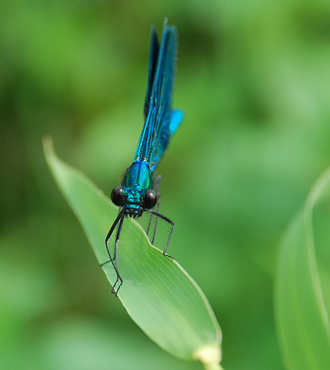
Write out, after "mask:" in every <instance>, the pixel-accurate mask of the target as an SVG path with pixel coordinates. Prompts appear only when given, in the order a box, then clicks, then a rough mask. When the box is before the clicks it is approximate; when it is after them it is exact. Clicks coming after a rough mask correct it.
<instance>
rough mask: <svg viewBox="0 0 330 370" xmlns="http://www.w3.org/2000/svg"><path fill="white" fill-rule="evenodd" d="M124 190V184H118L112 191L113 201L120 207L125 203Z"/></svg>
mask: <svg viewBox="0 0 330 370" xmlns="http://www.w3.org/2000/svg"><path fill="white" fill-rule="evenodd" d="M123 191H124V190H123V188H122V186H116V187H115V188H114V189H112V192H111V200H112V203H113V204H114V205H116V206H118V207H121V206H123V205H124V204H125V196H124V193H123Z"/></svg>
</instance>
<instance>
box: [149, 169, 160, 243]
mask: <svg viewBox="0 0 330 370" xmlns="http://www.w3.org/2000/svg"><path fill="white" fill-rule="evenodd" d="M161 179H162V177H161V176H158V177H157V178H156V180H155V190H156V194H157V198H158V201H157V213H159V208H160V198H161V195H160V193H159V187H160V181H161ZM152 219H153V214H151V216H150V220H149V225H148V229H147V235H148V236H149V231H150V227H151V223H152ZM157 225H158V216H156V222H155V228H154V233H153V236H152V241H151V244H154V242H155V237H156V231H157Z"/></svg>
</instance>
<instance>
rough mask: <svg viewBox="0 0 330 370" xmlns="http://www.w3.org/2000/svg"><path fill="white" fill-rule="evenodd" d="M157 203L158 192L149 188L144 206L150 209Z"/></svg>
mask: <svg viewBox="0 0 330 370" xmlns="http://www.w3.org/2000/svg"><path fill="white" fill-rule="evenodd" d="M156 203H157V194H156V193H155V192H154V191H153V190H147V191H146V192H145V194H144V203H143V205H144V208H146V209H150V208H153V207H154V206H155V204H156Z"/></svg>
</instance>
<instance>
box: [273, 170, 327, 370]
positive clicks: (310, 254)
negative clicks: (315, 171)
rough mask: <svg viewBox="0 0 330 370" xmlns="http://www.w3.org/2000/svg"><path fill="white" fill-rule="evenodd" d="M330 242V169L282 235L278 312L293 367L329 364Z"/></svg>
mask: <svg viewBox="0 0 330 370" xmlns="http://www.w3.org/2000/svg"><path fill="white" fill-rule="evenodd" d="M329 245H330V169H328V170H327V171H326V172H325V173H324V174H323V175H322V176H321V177H320V178H319V179H318V181H317V182H316V183H315V185H314V186H313V188H312V190H311V191H310V193H309V195H308V197H307V200H306V202H305V205H304V208H303V210H302V211H301V212H299V214H298V215H297V216H296V217H295V219H294V220H293V222H292V223H291V225H290V227H289V228H288V230H287V232H286V234H285V236H284V238H283V241H282V246H281V253H280V259H279V269H278V272H277V277H276V278H277V280H276V284H277V287H276V292H275V314H276V321H277V333H278V337H279V343H280V345H281V349H282V353H283V358H284V361H285V363H286V366H287V369H288V370H298V369H299V370H328V369H330V324H329V309H330V304H329V302H330V300H329V293H328V292H329V283H330V280H329V275H328V272H329V271H330V257H329ZM316 252H317V253H316ZM316 256H317V257H318V260H317V258H316ZM326 287H327V288H328V289H325V288H326Z"/></svg>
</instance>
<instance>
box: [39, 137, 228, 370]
mask: <svg viewBox="0 0 330 370" xmlns="http://www.w3.org/2000/svg"><path fill="white" fill-rule="evenodd" d="M44 150H45V155H46V159H47V162H48V165H49V167H50V169H51V171H52V173H53V175H54V178H55V180H56V182H57V184H58V186H59V188H60V190H61V192H62V194H63V195H64V197H65V199H66V200H67V201H68V203H69V205H70V206H71V208H72V210H73V212H74V213H75V214H76V216H77V218H78V220H79V221H80V223H81V225H82V227H83V229H84V231H85V233H86V235H87V238H88V240H89V241H90V243H91V245H92V248H93V250H94V253H95V255H96V258H97V260H98V263H99V264H100V265H101V264H103V263H104V262H106V261H107V259H108V255H107V252H106V250H105V246H104V235H106V233H107V230H108V228H109V224H111V222H112V220H113V218H114V217H115V216H116V214H117V212H118V211H117V209H116V207H115V206H114V205H113V204H112V203H111V201H110V200H109V199H108V198H107V197H105V195H104V194H103V193H102V192H101V191H100V190H99V189H97V188H96V187H95V186H94V185H93V184H92V183H91V182H90V180H88V179H87V178H86V177H85V176H84V175H83V174H81V173H80V172H78V171H77V170H75V169H73V168H71V167H69V166H68V165H66V164H64V163H63V162H62V161H61V160H59V159H58V158H57V157H56V155H55V153H54V151H53V146H52V142H51V140H50V139H45V140H44ZM118 253H120V266H121V274H122V277H123V280H124V281H125V283H124V284H123V286H122V288H121V289H120V291H119V293H118V297H119V299H120V300H121V302H122V304H123V305H124V307H125V308H126V310H127V312H128V314H129V315H130V316H131V317H132V319H133V320H134V321H135V322H136V323H137V325H139V326H140V328H141V329H142V330H143V331H144V332H145V333H146V334H147V335H148V336H149V337H150V338H151V339H152V340H153V341H154V342H155V343H157V344H158V345H159V346H160V347H162V348H163V349H164V350H166V351H167V352H169V353H171V354H172V355H174V356H176V357H179V358H181V359H184V360H200V361H202V362H203V364H204V366H205V368H206V369H208V370H216V369H221V367H220V365H219V362H220V359H221V350H220V345H221V330H220V327H219V325H218V323H217V321H216V318H215V316H214V313H213V311H212V309H211V307H210V305H209V303H208V301H207V299H206V297H205V295H204V293H203V292H202V291H201V289H200V288H199V287H198V285H197V284H196V283H195V282H194V281H193V280H192V278H191V277H190V276H189V275H188V274H187V272H186V271H184V270H183V268H182V267H181V266H180V265H179V264H178V263H177V262H176V261H174V260H172V259H170V258H168V257H166V256H164V255H163V254H162V251H160V250H159V249H157V248H155V247H154V246H152V245H151V244H150V243H149V240H148V238H147V236H146V234H145V233H144V231H143V230H142V228H141V227H140V226H139V224H137V223H136V222H135V221H134V220H133V219H130V218H128V219H127V220H126V222H125V230H124V231H123V233H122V236H121V240H120V250H119V251H118ZM102 269H103V271H104V272H105V274H106V276H107V278H108V280H109V281H110V283H111V284H114V282H115V280H116V273H115V271H114V269H113V267H112V265H111V264H110V263H107V264H104V265H103V267H102Z"/></svg>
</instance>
